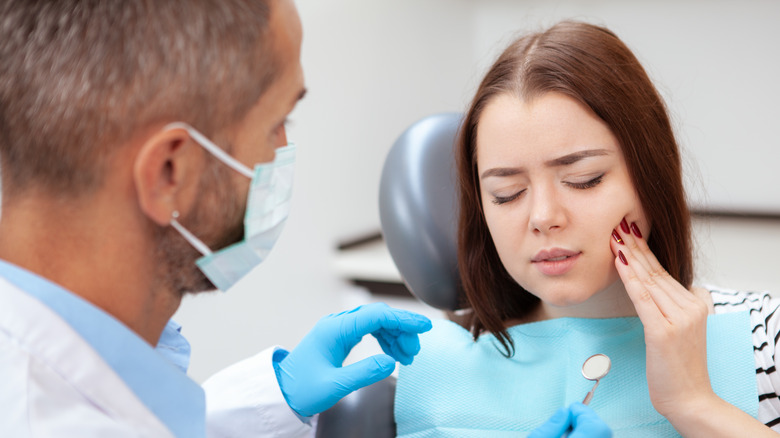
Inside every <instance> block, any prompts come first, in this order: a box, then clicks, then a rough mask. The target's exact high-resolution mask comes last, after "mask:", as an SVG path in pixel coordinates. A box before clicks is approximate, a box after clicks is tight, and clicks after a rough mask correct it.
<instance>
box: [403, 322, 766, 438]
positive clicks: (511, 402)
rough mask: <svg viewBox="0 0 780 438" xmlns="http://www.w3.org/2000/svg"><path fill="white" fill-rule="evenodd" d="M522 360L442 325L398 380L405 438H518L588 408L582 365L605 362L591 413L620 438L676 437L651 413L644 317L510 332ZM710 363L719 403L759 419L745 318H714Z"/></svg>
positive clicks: (486, 339)
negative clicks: (571, 409) (599, 357)
mask: <svg viewBox="0 0 780 438" xmlns="http://www.w3.org/2000/svg"><path fill="white" fill-rule="evenodd" d="M508 331H509V333H510V335H511V336H512V339H513V340H514V343H515V355H514V356H513V357H511V358H506V357H504V356H503V355H502V354H501V352H502V351H503V349H500V348H501V345H500V344H499V343H498V341H497V340H496V338H495V337H494V336H493V335H491V334H486V335H482V336H480V337H479V339H478V340H477V341H476V342H475V341H474V340H473V339H472V336H471V334H470V333H469V332H468V331H467V330H465V329H463V328H462V327H460V326H458V325H457V324H455V323H453V322H451V321H446V320H439V321H435V322H434V325H433V330H431V331H430V332H428V333H425V334H423V335H421V336H420V342H421V346H422V348H421V350H420V354H419V355H418V356H417V357H415V359H414V363H413V364H412V365H410V366H406V367H402V368H401V369H400V371H399V377H398V385H397V389H396V399H395V419H396V423H397V425H398V429H397V430H398V436H399V437H405V438H419V437H485V436H489V437H503V436H506V437H509V436H512V437H516V436H518V435H522V434H527V433H529V432H531V431H532V430H534V429H535V428H537V427H538V426H540V425H541V424H542V423H544V422H545V421H546V420H547V419H548V418H549V417H550V416H551V415H552V414H553V413H554V412H555V411H556V410H557V409H559V408H560V407H563V406H568V405H569V404H570V403H572V402H575V401H580V402H581V401H582V400H583V398H584V397H585V394H587V392H588V391H590V389H591V388H592V387H593V383H594V382H592V381H590V380H586V379H585V378H584V377H583V376H582V373H581V369H582V364H583V363H584V362H585V359H587V358H588V357H590V356H591V355H593V354H596V353H603V354H606V355H607V356H609V357H610V359H611V360H612V369H611V370H610V372H609V374H607V376H605V377H604V378H603V379H602V380H601V383H599V386H598V388H597V389H596V392H595V394H594V397H593V400H592V401H591V403H590V406H591V407H592V408H593V409H594V410H595V411H596V412H597V413H598V415H599V416H600V417H601V418H602V419H603V420H604V421H605V422H606V423H607V424H608V425H609V426H610V427H611V428H612V429H613V431H614V436H615V437H621V436H623V437H676V436H679V434H678V433H677V432H676V431H675V430H674V428H673V427H672V425H671V424H670V423H669V422H668V421H667V420H666V419H665V418H664V417H662V416H661V415H660V414H658V412H656V411H655V409H653V406H652V404H651V402H650V396H649V393H648V389H647V379H646V374H645V342H644V331H643V327H642V323H641V322H640V320H639V318H611V319H584V318H559V319H553V320H548V321H541V322H536V323H530V324H523V325H519V326H515V327H511V328H510V329H509V330H508ZM707 361H708V369H709V374H710V381H711V382H712V387H713V389H714V391H715V393H716V394H718V396H720V397H721V398H723V399H724V400H726V401H727V402H729V403H731V404H733V405H735V406H736V407H738V408H739V409H741V410H743V411H745V412H747V413H748V414H750V415H752V416H753V417H756V415H757V413H758V393H757V386H756V371H755V360H754V357H753V344H752V332H751V325H750V318H749V315H748V313H747V312H736V313H725V314H720V315H711V316H709V318H708V321H707Z"/></svg>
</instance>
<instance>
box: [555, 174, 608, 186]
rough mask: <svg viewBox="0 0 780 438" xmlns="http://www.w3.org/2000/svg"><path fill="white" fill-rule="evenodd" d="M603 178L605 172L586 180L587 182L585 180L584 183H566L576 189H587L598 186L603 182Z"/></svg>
mask: <svg viewBox="0 0 780 438" xmlns="http://www.w3.org/2000/svg"><path fill="white" fill-rule="evenodd" d="M602 179H604V174H603V173H602V174H601V175H599V176H597V177H595V178H593V179H592V180H590V181H586V182H583V183H568V182H567V183H565V184H566V185H567V186H569V187H572V188H575V189H580V190H585V189H592V188H593V187H596V186H597V185H599V184H601V181H602Z"/></svg>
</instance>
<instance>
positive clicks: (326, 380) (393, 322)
mask: <svg viewBox="0 0 780 438" xmlns="http://www.w3.org/2000/svg"><path fill="white" fill-rule="evenodd" d="M430 329H431V321H430V320H429V319H428V318H426V317H424V316H422V315H418V314H416V313H412V312H408V311H405V310H400V309H394V308H391V307H389V306H387V305H386V304H382V303H376V304H369V305H367V306H360V307H358V308H356V309H353V310H350V311H348V312H342V313H337V314H332V315H328V316H326V317H324V318H322V319H320V320H319V322H317V324H316V325H315V326H314V328H313V329H312V330H311V331H310V332H309V334H307V335H306V336H305V337H304V338H303V340H301V342H300V344H298V346H297V347H295V349H294V350H293V351H292V352H290V354H288V355H287V356H286V357H284V358H283V359H282V360H281V361H278V362H275V363H274V367H275V369H276V378H277V380H278V381H279V387H280V388H281V389H282V393H283V394H284V397H285V399H286V400H287V404H289V405H290V407H291V408H292V409H293V410H294V411H295V412H297V413H298V415H301V416H304V417H309V416H311V415H314V414H317V413H319V412H322V411H324V410H326V409H328V408H329V407H331V406H333V405H334V404H336V402H337V401H339V400H341V398H342V397H344V396H345V395H347V394H349V393H350V392H352V391H354V390H356V389H359V388H362V387H364V386H368V385H371V384H372V383H376V382H378V381H380V380H382V379H384V378H386V377H388V376H389V375H390V374H392V372H393V370H395V362H396V361H398V362H401V363H402V364H404V365H409V364H411V363H412V360H413V358H414V355H416V354H417V353H418V352H419V351H420V340H419V338H418V337H417V335H418V334H419V333H423V332H426V331H428V330H430ZM369 333H370V334H372V335H373V336H374V337H375V338H376V340H377V341H379V345H380V346H381V347H382V350H383V351H384V352H385V353H386V354H377V355H375V356H372V357H369V358H366V359H363V360H361V361H359V362H357V363H354V364H351V365H348V366H346V367H342V366H341V365H342V363H343V362H344V359H346V357H347V355H348V354H349V352H350V350H352V347H354V346H355V345H357V343H358V342H360V340H361V339H362V338H363V336H365V335H367V334H369Z"/></svg>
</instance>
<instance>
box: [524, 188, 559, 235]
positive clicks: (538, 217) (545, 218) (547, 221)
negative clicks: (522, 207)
mask: <svg viewBox="0 0 780 438" xmlns="http://www.w3.org/2000/svg"><path fill="white" fill-rule="evenodd" d="M530 195H531V196H530V197H531V200H530V201H531V203H530V204H531V206H530V208H531V211H530V212H529V217H528V227H529V229H530V231H532V232H534V233H542V234H544V233H549V232H552V231H555V230H558V229H560V228H563V227H565V226H566V212H565V208H564V206H563V205H562V204H561V202H560V200H559V199H558V196H557V195H556V193H555V191H554V190H547V189H544V188H537V190H533V191H532V192H531V193H530Z"/></svg>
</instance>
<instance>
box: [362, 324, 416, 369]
mask: <svg viewBox="0 0 780 438" xmlns="http://www.w3.org/2000/svg"><path fill="white" fill-rule="evenodd" d="M373 335H374V337H375V338H376V340H377V342H379V346H380V347H382V351H384V352H385V353H386V354H389V355H390V356H393V358H395V360H397V361H398V362H401V364H402V365H410V364H411V363H412V361H413V359H414V356H415V355H416V354H417V353H419V352H420V339H419V337H418V336H417V334H416V333H407V332H401V333H399V334H395V333H388V332H387V331H386V330H379V331H377V332H374V333H373Z"/></svg>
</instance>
